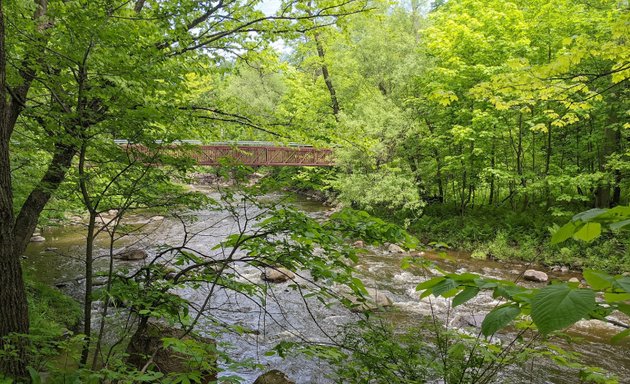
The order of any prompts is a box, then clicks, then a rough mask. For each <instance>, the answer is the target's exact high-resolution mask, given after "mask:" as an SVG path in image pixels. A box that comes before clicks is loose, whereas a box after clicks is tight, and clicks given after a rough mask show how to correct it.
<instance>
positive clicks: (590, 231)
mask: <svg viewBox="0 0 630 384" xmlns="http://www.w3.org/2000/svg"><path fill="white" fill-rule="evenodd" d="M601 233H602V225H601V224H600V223H586V224H584V226H582V228H580V229H579V230H578V231H577V232H575V234H574V235H573V238H575V239H577V240H583V241H586V242H590V241H593V240H595V239H596V238H597V237H599V235H601Z"/></svg>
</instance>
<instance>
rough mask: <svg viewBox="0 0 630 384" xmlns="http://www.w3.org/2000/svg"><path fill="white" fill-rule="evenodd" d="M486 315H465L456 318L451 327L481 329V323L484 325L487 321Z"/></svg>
mask: <svg viewBox="0 0 630 384" xmlns="http://www.w3.org/2000/svg"><path fill="white" fill-rule="evenodd" d="M485 317H486V316H485V315H482V314H479V313H477V314H463V315H459V316H456V317H455V318H454V319H453V321H451V326H453V327H455V328H466V327H475V328H480V327H481V323H483V319H485Z"/></svg>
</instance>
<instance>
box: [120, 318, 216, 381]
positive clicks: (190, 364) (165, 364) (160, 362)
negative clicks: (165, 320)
mask: <svg viewBox="0 0 630 384" xmlns="http://www.w3.org/2000/svg"><path fill="white" fill-rule="evenodd" d="M164 338H173V339H181V340H183V341H193V340H194V341H196V342H197V343H199V345H200V346H203V345H208V346H212V347H211V348H210V349H214V348H215V347H214V345H215V344H216V343H215V341H214V340H212V339H209V338H206V337H201V336H192V335H190V334H188V335H185V334H184V331H183V330H181V329H177V328H172V327H169V326H166V325H163V324H159V323H157V322H149V323H148V324H147V325H146V328H144V329H143V331H142V332H136V333H135V334H134V335H133V337H132V338H131V340H130V341H129V345H128V346H127V353H128V355H129V357H128V358H127V363H128V364H129V365H131V366H133V367H136V368H137V369H143V367H144V366H145V365H146V364H147V362H148V361H149V359H150V358H152V362H151V364H150V365H149V370H152V371H157V372H162V373H163V374H164V375H168V374H169V373H186V372H191V371H199V370H200V369H205V370H203V371H202V372H201V380H200V382H201V383H203V384H209V383H214V382H216V380H217V369H216V355H212V356H211V357H210V358H211V359H212V361H210V362H208V361H199V360H198V359H193V358H192V356H191V355H189V354H187V353H183V352H177V351H175V350H174V349H173V348H169V347H168V346H165V345H164V343H163V341H162V339H164ZM193 348H194V349H191V354H198V352H197V351H198V349H197V348H196V347H193ZM208 366H211V367H214V368H213V369H210V370H208V369H207V367H208Z"/></svg>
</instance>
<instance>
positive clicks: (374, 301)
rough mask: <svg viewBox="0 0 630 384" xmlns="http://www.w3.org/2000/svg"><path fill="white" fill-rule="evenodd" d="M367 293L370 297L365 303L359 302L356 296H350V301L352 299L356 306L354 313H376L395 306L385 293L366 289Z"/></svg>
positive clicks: (353, 309) (374, 289)
mask: <svg viewBox="0 0 630 384" xmlns="http://www.w3.org/2000/svg"><path fill="white" fill-rule="evenodd" d="M366 291H367V292H368V295H367V297H366V298H365V299H366V300H365V301H359V299H358V298H356V297H355V296H352V295H348V299H350V301H351V302H352V303H353V304H356V306H355V307H354V308H352V312H366V311H375V310H377V309H381V308H386V307H391V306H392V305H394V303H393V301H392V299H390V298H389V296H387V295H386V294H385V292H384V291H380V290H378V289H376V288H366Z"/></svg>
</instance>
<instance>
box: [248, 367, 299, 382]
mask: <svg viewBox="0 0 630 384" xmlns="http://www.w3.org/2000/svg"><path fill="white" fill-rule="evenodd" d="M254 384H295V381H292V380H291V379H289V377H288V376H287V375H285V374H284V373H283V372H280V371H278V370H277V369H272V370H271V371H269V372H265V373H263V374H262V375H260V376H258V378H257V379H256V381H254Z"/></svg>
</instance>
